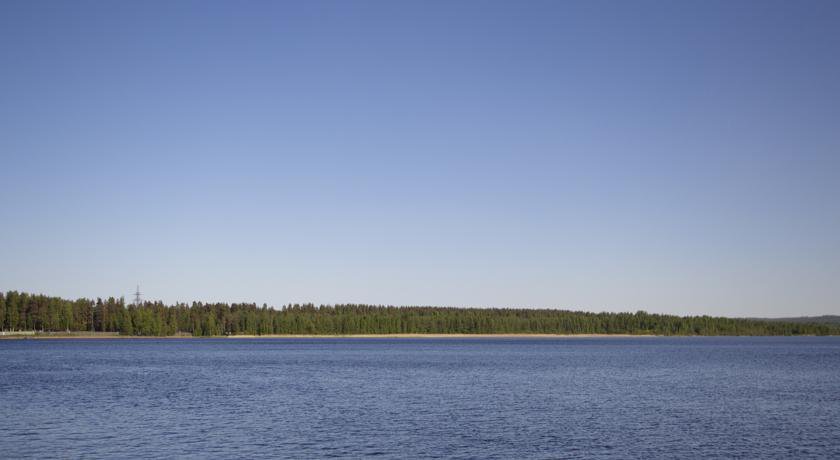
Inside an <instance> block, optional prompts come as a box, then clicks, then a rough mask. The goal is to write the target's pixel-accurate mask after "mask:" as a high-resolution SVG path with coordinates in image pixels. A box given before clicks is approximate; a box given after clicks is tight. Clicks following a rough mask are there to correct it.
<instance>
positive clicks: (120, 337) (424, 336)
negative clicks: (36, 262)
mask: <svg viewBox="0 0 840 460" xmlns="http://www.w3.org/2000/svg"><path fill="white" fill-rule="evenodd" d="M656 337H820V336H816V335H795V336H780V335H752V336H749V335H744V336H730V335H714V336H713V335H669V336H666V335H654V334H521V333H520V334H347V335H336V334H317V335H316V334H295V335H291V334H288V335H287V334H266V335H249V334H243V335H214V336H192V335H186V334H184V335H168V336H150V335H119V334H109V333H102V334H78V333H76V334H73V333H71V334H31V333H30V334H14V335H0V340H58V339H70V340H107V339H112V340H126V339H143V340H152V339H168V340H180V339H231V340H253V339H586V338H599V339H601V338H615V339H619V338H656ZM824 337H832V336H824Z"/></svg>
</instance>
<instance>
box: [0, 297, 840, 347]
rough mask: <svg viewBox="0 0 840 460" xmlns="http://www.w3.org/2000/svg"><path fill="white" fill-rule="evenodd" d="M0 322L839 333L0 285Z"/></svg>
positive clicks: (135, 329)
mask: <svg viewBox="0 0 840 460" xmlns="http://www.w3.org/2000/svg"><path fill="white" fill-rule="evenodd" d="M0 330H4V331H21V330H29V331H32V330H35V331H50V332H63V331H78V332H90V331H94V332H116V333H119V334H121V335H140V336H169V335H176V334H192V335H195V336H219V335H269V334H316V335H353V334H656V335H805V334H806V335H837V334H840V327H838V326H836V325H831V324H808V323H795V322H779V321H762V320H755V319H736V318H722V317H710V316H674V315H659V314H652V313H647V312H644V311H637V312H636V313H590V312H582V311H568V310H554V309H520V308H486V309H485V308H450V307H393V306H381V305H360V304H344V305H320V306H316V305H313V304H289V305H285V306H283V307H281V308H279V309H275V308H271V307H269V306H268V305H265V304H263V305H262V307H258V306H257V305H256V304H253V303H234V304H226V303H202V302H193V303H192V304H190V305H187V304H183V303H178V304H175V305H165V304H163V303H162V302H143V303H142V304H140V305H133V304H132V305H126V302H125V300H124V299H123V298H119V299H116V298H114V297H109V298H108V299H107V300H104V301H103V300H102V299H101V298H98V299H96V300H95V301H94V300H90V299H77V300H65V299H62V298H59V297H50V296H45V295H34V294H27V293H20V292H17V291H9V292H7V293H5V294H3V293H0Z"/></svg>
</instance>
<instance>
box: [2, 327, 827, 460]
mask: <svg viewBox="0 0 840 460" xmlns="http://www.w3.org/2000/svg"><path fill="white" fill-rule="evenodd" d="M373 455H376V456H380V457H383V458H419V457H423V458H428V457H436V458H441V457H442V458H577V457H581V458H589V457H600V458H608V457H614V458H628V457H635V458H652V457H665V458H673V457H683V458H684V457H701V456H702V457H748V458H769V457H776V458H783V457H785V458H788V457H796V458H804V457H823V458H824V457H834V458H840V338H838V337H802V338H797V337H760V338H743V337H741V338H739V337H734V338H626V339H625V338H607V339H600V338H597V339H596V338H572V339H447V340H443V339H312V340H310V339H266V340H225V339H218V340H213V339H208V340H198V339H196V340H43V341H36V340H12V341H8V340H7V341H0V457H3V458H21V457H37V458H49V457H60V458H74V457H86V458H102V457H108V458H113V457H167V458H169V457H192V458H207V457H225V458H230V457H238V458H254V457H274V458H276V457H292V458H322V457H362V456H373Z"/></svg>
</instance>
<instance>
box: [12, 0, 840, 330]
mask: <svg viewBox="0 0 840 460" xmlns="http://www.w3.org/2000/svg"><path fill="white" fill-rule="evenodd" d="M837 24H840V2H836V1H809V2H796V1H789V2H775V1H764V0H762V1H756V2H748V1H737V0H735V1H732V0H727V1H703V2H672V1H659V2H645V1H633V2H620V1H581V2H572V1H568V2H566V1H547V2H540V1H529V2H515V1H506V2H489V1H476V2H470V1H458V2H450V1H433V2H391V1H383V2H369V1H353V2H344V1H336V2H316V1H306V2H296V3H295V2H268V1H265V2H262V1H251V2H205V1H201V2H186V1H157V2H156V1H148V2H118V1H115V2H110V1H95V2H91V1H79V2H65V1H58V2H46V1H9V0H7V1H3V2H0V290H20V291H26V292H34V293H45V294H49V295H58V296H62V297H68V298H76V297H88V298H95V297H107V296H117V297H118V296H121V295H124V296H126V297H127V298H130V296H131V294H132V293H133V291H134V289H135V286H136V285H137V284H138V283H139V284H140V287H141V290H142V291H143V293H144V296H145V297H146V298H147V299H150V300H154V299H161V300H164V301H165V302H175V301H192V300H203V301H229V302H230V301H247V302H256V303H258V304H262V303H268V304H269V305H276V306H280V305H282V304H286V303H289V302H314V303H339V302H341V303H344V302H354V303H374V304H395V305H447V306H477V307H493V306H511V307H526V306H527V307H550V308H564V309H581V310H591V311H636V310H646V311H650V312H657V313H676V314H710V315H727V316H792V315H796V316H798V315H818V314H840V27H838V26H837Z"/></svg>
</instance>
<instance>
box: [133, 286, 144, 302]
mask: <svg viewBox="0 0 840 460" xmlns="http://www.w3.org/2000/svg"><path fill="white" fill-rule="evenodd" d="M141 295H142V294H141V293H140V285H139V284H138V285H137V290H136V291H134V306H135V307H139V306H140V304H141V303H143V298H142V297H140V296H141Z"/></svg>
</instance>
